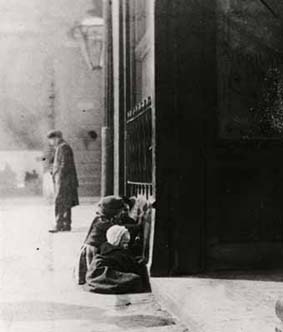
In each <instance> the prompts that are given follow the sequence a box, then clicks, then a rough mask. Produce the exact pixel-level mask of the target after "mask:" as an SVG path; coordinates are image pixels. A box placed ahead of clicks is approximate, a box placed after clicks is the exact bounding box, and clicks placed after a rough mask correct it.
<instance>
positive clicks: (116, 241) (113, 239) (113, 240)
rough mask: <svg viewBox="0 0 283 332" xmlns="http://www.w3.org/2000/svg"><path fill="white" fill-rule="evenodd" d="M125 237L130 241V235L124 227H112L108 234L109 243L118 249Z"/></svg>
mask: <svg viewBox="0 0 283 332" xmlns="http://www.w3.org/2000/svg"><path fill="white" fill-rule="evenodd" d="M124 237H127V238H128V239H129V240H130V233H129V231H128V230H127V228H126V227H124V226H119V225H114V226H112V227H110V228H109V229H108V231H107V233H106V239H107V242H108V243H110V244H112V245H113V246H117V247H118V246H119V245H120V243H121V240H122V239H123V238H124Z"/></svg>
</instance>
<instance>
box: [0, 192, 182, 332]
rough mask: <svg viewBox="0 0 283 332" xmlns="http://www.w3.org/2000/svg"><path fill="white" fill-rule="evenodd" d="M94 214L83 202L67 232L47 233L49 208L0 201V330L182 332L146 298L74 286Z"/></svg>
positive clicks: (37, 203) (29, 202)
mask: <svg viewBox="0 0 283 332" xmlns="http://www.w3.org/2000/svg"><path fill="white" fill-rule="evenodd" d="M94 211H95V201H93V200H87V201H84V202H83V204H82V205H80V206H79V207H76V208H74V209H73V230H72V232H64V233H57V234H50V233H48V229H49V227H50V226H51V224H52V220H53V207H52V206H49V205H47V204H46V203H45V202H44V200H43V199H39V198H29V199H14V198H13V199H5V200H4V199H2V200H1V201H0V332H39V331H40V332H102V331H103V332H116V331H117V332H119V331H132V332H142V331H143V332H158V331H160V332H184V331H188V330H187V329H186V328H185V327H184V326H183V325H182V324H181V323H180V322H179V321H178V320H177V319H176V318H173V317H172V316H171V315H170V314H169V313H168V312H167V311H166V310H163V308H161V307H160V305H159V304H158V303H157V302H156V300H155V298H154V296H153V295H152V294H139V295H120V296H115V295H99V294H93V293H88V292H85V291H83V290H82V289H81V288H80V287H79V286H76V284H75V283H74V280H73V274H72V271H73V267H74V263H75V261H76V259H77V255H78V251H79V248H80V246H81V244H82V242H83V239H84V236H85V233H86V231H87V229H88V226H89V224H90V222H91V221H92V219H93V215H94ZM128 302H130V303H131V304H130V305H125V304H126V303H128Z"/></svg>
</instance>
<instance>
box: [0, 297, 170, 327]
mask: <svg viewBox="0 0 283 332" xmlns="http://www.w3.org/2000/svg"><path fill="white" fill-rule="evenodd" d="M0 319H1V320H2V321H7V322H17V321H18V322H19V321H50V320H52V321H59V320H90V321H94V322H97V323H101V322H104V323H108V324H115V325H116V326H117V327H120V328H125V329H129V328H138V327H147V328H149V327H158V326H168V325H175V322H174V320H173V319H170V318H164V317H160V316H154V315H142V314H139V315H135V314H133V315H125V314H122V315H116V316H113V315H107V311H106V310H104V309H101V308H98V307H88V306H80V305H72V304H63V303H53V302H36V301H34V302H28V301H27V302H17V303H3V302H2V303H0Z"/></svg>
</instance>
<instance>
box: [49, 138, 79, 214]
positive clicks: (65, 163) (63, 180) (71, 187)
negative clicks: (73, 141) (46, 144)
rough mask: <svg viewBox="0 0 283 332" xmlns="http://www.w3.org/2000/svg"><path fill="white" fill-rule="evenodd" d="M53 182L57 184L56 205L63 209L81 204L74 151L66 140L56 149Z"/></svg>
mask: <svg viewBox="0 0 283 332" xmlns="http://www.w3.org/2000/svg"><path fill="white" fill-rule="evenodd" d="M53 180H54V184H55V204H57V205H58V206H61V207H63V208H66V209H68V208H72V207H73V206H76V205H78V204H79V199H78V186H79V183H78V177H77V172H76V166H75V161H74V154H73V150H72V148H71V147H70V145H69V144H67V143H66V142H65V141H64V140H62V141H60V143H59V144H58V146H57V148H56V152H55V158H54V165H53Z"/></svg>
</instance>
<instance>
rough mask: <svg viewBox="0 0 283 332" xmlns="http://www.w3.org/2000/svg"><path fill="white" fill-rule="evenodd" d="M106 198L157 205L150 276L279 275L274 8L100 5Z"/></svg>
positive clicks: (165, 0)
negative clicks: (110, 193)
mask: <svg viewBox="0 0 283 332" xmlns="http://www.w3.org/2000/svg"><path fill="white" fill-rule="evenodd" d="M105 15H106V17H107V29H106V50H107V52H106V104H107V107H106V111H107V121H106V122H105V126H106V127H107V128H108V130H109V131H108V133H109V137H108V139H109V141H108V142H112V144H110V148H109V149H108V150H107V151H108V153H109V154H108V157H109V158H108V164H107V167H108V170H110V173H108V174H109V177H108V178H109V182H108V185H109V186H108V187H107V188H108V190H109V191H111V190H112V191H113V192H115V193H120V194H128V195H132V194H141V195H144V196H146V197H147V198H148V199H152V200H155V199H156V206H157V209H156V216H155V222H154V230H153V243H152V264H151V273H152V274H153V275H187V274H192V273H199V272H202V271H211V270H213V271H215V270H221V269H256V268H259V269H262V268H269V269H271V268H279V267H282V266H281V265H282V261H283V260H282V256H283V246H282V240H283V220H282V217H283V208H282V204H281V196H282V194H281V193H282V188H283V186H282V185H283V183H282V176H283V173H282V167H281V165H282V162H283V160H282V149H283V146H282V128H283V127H282V119H283V117H282V114H283V111H282V110H283V108H282V100H283V99H282V98H283V94H282V91H283V90H282V86H283V85H282V82H283V81H282V79H283V76H282V65H281V63H282V62H281V60H282V55H283V50H282V45H283V44H282V43H281V36H282V34H281V31H282V17H283V7H282V5H280V4H278V3H276V2H275V1H270V3H268V4H267V3H266V2H263V1H255V0H253V1H249V3H247V2H246V1H244V0H237V1H236V0H213V1H211V0H207V1H197V0H196V1H186V0H180V1H170V0H156V1H150V0H136V1H129V0H112V1H107V0H106V1H105Z"/></svg>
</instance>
